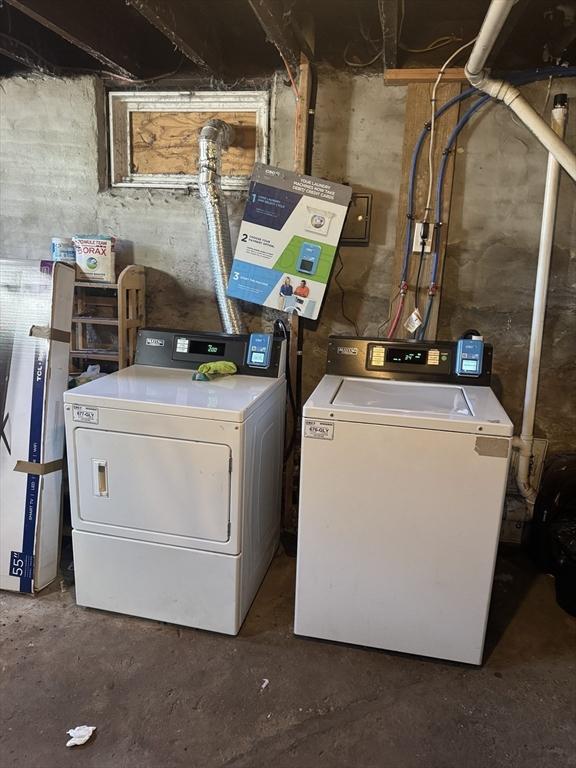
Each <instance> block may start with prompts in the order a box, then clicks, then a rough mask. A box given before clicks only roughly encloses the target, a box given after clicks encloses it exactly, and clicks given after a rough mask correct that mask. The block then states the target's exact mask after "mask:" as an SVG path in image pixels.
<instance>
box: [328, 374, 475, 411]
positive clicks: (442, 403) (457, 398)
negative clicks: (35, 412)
mask: <svg viewBox="0 0 576 768" xmlns="http://www.w3.org/2000/svg"><path fill="white" fill-rule="evenodd" d="M332 403H333V404H334V405H338V406H346V405H349V406H352V407H355V408H363V409H370V410H371V409H372V408H377V409H385V410H387V411H403V412H404V413H422V414H429V415H433V416H439V415H440V416H442V415H452V414H456V415H460V416H471V415H472V412H471V410H470V408H469V407H468V403H467V401H466V398H465V396H464V392H463V391H462V388H461V387H458V386H442V385H437V386H433V387H431V386H426V385H424V386H423V385H422V384H418V383H415V384H412V383H399V382H392V381H391V382H386V385H385V386H382V382H381V381H377V380H374V379H344V381H343V382H342V385H341V387H340V388H339V389H338V392H337V394H336V397H334V398H333V400H332Z"/></svg>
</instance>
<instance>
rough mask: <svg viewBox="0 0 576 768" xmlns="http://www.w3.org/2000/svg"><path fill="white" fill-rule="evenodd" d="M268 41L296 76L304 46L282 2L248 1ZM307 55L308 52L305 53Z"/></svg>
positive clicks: (268, 0) (275, 0)
mask: <svg viewBox="0 0 576 768" xmlns="http://www.w3.org/2000/svg"><path fill="white" fill-rule="evenodd" d="M248 2H249V4H250V7H251V8H252V10H253V11H254V13H255V15H256V18H257V19H258V21H259V22H260V26H261V27H262V29H263V30H264V32H265V33H266V37H267V38H268V40H269V41H270V42H271V43H273V44H274V45H275V46H276V48H277V49H278V51H279V53H280V54H281V55H282V57H283V58H284V61H285V63H286V65H287V66H289V67H290V70H291V72H292V74H293V75H294V76H296V73H297V72H298V67H299V66H300V52H301V50H302V46H301V44H300V42H299V41H298V37H297V35H296V34H295V32H294V29H293V26H292V19H291V18H290V16H289V15H288V16H287V15H286V14H285V11H284V4H283V2H282V0H248ZM304 53H306V51H304Z"/></svg>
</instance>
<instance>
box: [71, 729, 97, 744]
mask: <svg viewBox="0 0 576 768" xmlns="http://www.w3.org/2000/svg"><path fill="white" fill-rule="evenodd" d="M95 730H96V726H95V725H78V726H76V728H71V729H70V730H69V731H66V733H67V734H68V736H71V737H72V738H70V739H69V740H68V741H67V742H66V746H67V747H79V746H80V745H81V744H86V742H87V741H88V739H89V738H90V737H91V736H92V734H93V733H94V731H95Z"/></svg>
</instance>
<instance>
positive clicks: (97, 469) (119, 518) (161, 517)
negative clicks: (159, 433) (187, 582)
mask: <svg viewBox="0 0 576 768" xmlns="http://www.w3.org/2000/svg"><path fill="white" fill-rule="evenodd" d="M75 439H76V452H77V473H78V477H77V481H78V502H79V504H78V511H79V517H80V520H82V521H86V522H88V523H99V524H100V525H101V526H110V530H109V533H110V535H116V536H123V535H124V536H129V537H130V538H133V537H135V536H136V537H137V532H138V531H142V532H146V534H148V535H147V536H146V538H150V535H149V534H161V535H163V536H165V535H166V534H168V535H171V536H174V537H186V538H194V539H207V540H211V541H218V542H223V541H226V540H227V539H228V535H229V520H230V448H229V447H228V446H227V445H219V444H217V443H204V442H197V441H194V440H179V439H173V438H166V437H155V436H151V435H136V434H129V433H125V432H110V431H105V430H99V429H90V428H86V429H82V428H80V429H77V430H75ZM100 530H102V528H101V529H100ZM182 545H183V546H186V542H185V541H182Z"/></svg>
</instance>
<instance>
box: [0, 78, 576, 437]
mask: <svg viewBox="0 0 576 768" xmlns="http://www.w3.org/2000/svg"><path fill="white" fill-rule="evenodd" d="M319 83H320V84H319V92H318V104H317V117H316V129H315V141H314V161H313V173H314V174H316V175H318V176H322V177H325V178H329V179H333V180H336V181H344V182H347V183H350V184H352V186H353V187H354V188H355V189H358V190H365V191H370V192H372V193H373V195H374V208H373V216H374V218H373V226H372V239H371V243H370V246H369V247H368V248H342V249H341V254H342V260H343V264H344V267H343V270H342V272H341V274H340V282H341V284H342V285H343V287H344V289H345V307H346V310H347V314H348V315H350V316H351V317H352V318H353V320H354V321H355V322H356V325H357V327H358V331H359V332H360V333H367V334H375V333H377V332H378V328H379V326H380V324H381V323H382V322H383V321H384V320H385V319H386V317H387V315H388V300H389V296H390V293H391V290H392V285H391V279H392V275H391V268H392V257H393V253H394V237H395V218H396V212H397V206H398V189H399V186H400V173H401V154H402V142H403V129H404V112H405V101H406V89H405V88H404V87H402V86H396V87H389V86H388V87H385V86H384V85H383V81H382V78H381V77H380V76H378V75H358V74H355V73H348V72H338V71H334V70H331V69H328V68H323V69H321V71H320V78H319ZM1 85H2V87H1V88H0V98H1V102H2V103H1V114H2V117H1V120H2V122H1V124H0V228H1V229H0V234H1V243H0V255H1V256H3V257H11V258H40V257H44V256H47V255H48V253H49V247H50V239H51V237H52V236H54V235H60V236H62V235H67V234H70V233H74V232H97V231H98V232H108V233H111V234H115V235H116V236H117V237H119V238H120V239H121V240H122V241H123V242H122V245H123V253H122V256H121V258H123V259H124V260H126V261H134V262H136V263H140V264H144V265H145V266H146V267H147V269H148V301H147V304H148V307H147V309H148V322H149V324H151V325H164V326H172V327H179V328H190V329H203V330H216V329H218V328H219V320H218V314H217V310H216V307H215V304H214V301H213V298H212V288H211V279H210V273H209V265H208V258H207V240H206V233H205V227H204V220H203V210H202V206H201V203H200V201H199V199H198V198H197V196H196V195H194V194H191V195H189V194H187V193H185V192H182V191H167V190H121V189H116V190H111V189H108V188H107V185H106V177H105V158H106V154H105V145H104V142H105V138H106V136H105V133H106V128H105V119H104V115H105V111H104V93H103V90H102V87H101V84H100V83H99V81H98V80H97V79H95V78H92V77H80V78H74V79H53V78H44V77H39V76H34V77H26V78H22V77H13V78H5V79H4V80H3V81H2V84H1ZM560 89H562V90H565V91H567V92H568V93H569V95H571V96H572V97H574V106H573V109H572V116H571V124H570V129H569V137H568V141H569V143H571V145H572V146H573V147H574V146H576V137H575V127H574V126H575V123H576V82H575V81H573V80H572V81H569V82H568V81H563V82H562V83H555V84H554V86H553V89H552V92H553V93H555V92H558V91H560ZM545 94H546V84H538V85H535V86H531V87H530V88H529V89H528V96H529V98H530V99H531V100H532V102H533V103H534V104H535V105H536V106H540V107H542V106H543V104H544V99H545ZM293 108H294V103H293V97H292V94H291V91H290V89H289V88H288V87H287V86H286V85H285V84H284V82H283V78H282V77H281V76H279V77H278V78H276V79H275V81H274V84H273V86H272V101H271V162H272V163H273V164H278V165H281V166H284V167H288V168H289V167H291V164H292V162H291V157H292V136H293V125H292V115H293ZM545 163H546V157H545V153H544V151H543V150H541V148H540V147H539V145H538V144H537V142H536V141H535V140H534V139H533V138H532V137H531V136H530V135H529V134H528V133H527V131H526V130H525V129H524V128H522V127H521V126H518V125H515V124H514V122H513V121H512V116H511V115H510V114H509V113H508V112H507V111H506V110H505V108H504V107H501V106H498V105H491V106H490V107H487V108H486V109H485V111H484V113H482V114H481V116H479V117H478V118H477V119H476V122H475V123H473V124H472V125H471V126H470V127H469V128H468V129H467V131H466V132H465V134H464V135H463V137H462V140H461V141H460V145H459V150H458V155H457V162H456V177H455V187H454V191H453V211H452V218H451V223H450V230H449V248H448V259H447V263H446V271H445V285H444V292H443V298H442V311H441V316H440V335H441V336H442V337H456V336H458V335H459V334H460V333H461V332H462V331H463V330H465V329H466V328H468V327H470V326H476V327H480V329H481V330H482V331H483V332H484V334H485V335H486V337H487V338H489V339H490V340H491V341H493V343H494V344H495V360H496V365H495V368H496V373H497V376H498V379H499V384H500V385H501V397H502V400H503V402H504V405H505V406H506V408H507V409H508V411H509V412H510V414H511V416H512V417H513V418H514V419H515V421H516V422H517V423H518V421H519V418H520V413H521V402H522V395H523V381H524V375H525V368H526V360H527V344H528V332H529V324H530V314H531V296H532V290H533V285H534V276H535V264H536V254H537V249H538V232H539V221H540V211H541V204H542V194H543V186H544V169H545ZM574 192H575V189H574V185H573V184H572V183H571V182H570V181H569V180H567V179H563V183H562V190H561V198H560V208H559V216H558V227H557V235H556V244H555V253H554V260H553V266H552V279H551V290H550V307H549V312H548V316H547V326H546V337H545V355H544V370H543V375H542V381H541V396H540V401H539V406H538V416H537V420H538V422H537V426H538V433H539V434H540V435H543V436H546V437H548V438H549V439H550V440H551V443H552V445H551V448H552V450H566V449H569V448H570V447H574V445H575V444H576V402H575V400H576V396H575V395H574V394H573V391H571V389H570V382H572V390H574V389H576V387H575V386H574V384H576V367H575V366H576V364H575V360H574V358H575V354H574V351H575V350H576V195H575V194H574ZM228 205H229V213H230V220H231V225H232V235H233V240H235V237H236V233H237V230H238V226H239V222H240V218H241V215H242V210H243V205H244V198H243V195H242V194H230V195H229V196H228ZM341 301H342V296H341V291H340V289H339V288H338V286H337V285H336V283H335V281H334V280H332V283H331V285H330V289H329V292H328V296H327V300H326V303H325V306H324V309H323V312H322V315H321V318H320V322H319V324H318V327H317V329H316V330H315V331H307V332H306V337H305V369H304V394H305V395H306V394H308V393H309V392H310V391H311V390H312V388H313V387H314V386H315V384H316V383H317V381H318V379H319V378H320V376H321V375H322V372H323V368H324V359H325V354H324V353H325V345H326V338H327V336H328V334H330V333H345V332H349V331H351V332H353V329H352V328H351V326H350V324H349V323H348V322H347V321H346V320H345V319H344V318H343V316H342V312H341ZM244 310H245V312H246V316H247V322H248V325H249V326H250V327H251V328H259V327H261V326H262V325H263V324H264V325H265V324H266V323H269V322H270V318H269V316H268V315H266V314H263V313H262V312H261V311H260V310H259V309H258V308H254V307H249V306H248V305H245V306H244Z"/></svg>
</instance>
